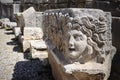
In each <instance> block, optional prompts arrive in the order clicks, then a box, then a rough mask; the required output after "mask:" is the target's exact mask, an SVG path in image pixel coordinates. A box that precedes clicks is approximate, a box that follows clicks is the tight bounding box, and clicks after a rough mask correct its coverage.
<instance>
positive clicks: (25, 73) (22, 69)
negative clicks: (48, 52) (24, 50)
mask: <svg viewBox="0 0 120 80" xmlns="http://www.w3.org/2000/svg"><path fill="white" fill-rule="evenodd" d="M12 80H54V79H53V76H52V73H51V68H50V66H49V65H48V64H47V65H43V61H42V60H39V59H36V60H30V61H20V62H18V63H16V65H15V66H14V73H13V78H12Z"/></svg>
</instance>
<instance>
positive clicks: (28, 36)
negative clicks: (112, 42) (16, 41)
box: [23, 27, 43, 40]
mask: <svg viewBox="0 0 120 80" xmlns="http://www.w3.org/2000/svg"><path fill="white" fill-rule="evenodd" d="M23 37H24V40H40V39H42V37H43V32H42V29H41V28H40V27H25V28H24V35H23Z"/></svg>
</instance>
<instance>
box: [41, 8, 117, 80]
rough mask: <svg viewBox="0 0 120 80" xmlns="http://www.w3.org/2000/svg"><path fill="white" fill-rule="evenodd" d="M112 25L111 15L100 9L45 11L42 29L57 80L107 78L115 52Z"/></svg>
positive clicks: (103, 79)
mask: <svg viewBox="0 0 120 80" xmlns="http://www.w3.org/2000/svg"><path fill="white" fill-rule="evenodd" d="M111 23H112V22H111V14H110V13H109V12H104V11H102V10H99V9H80V8H66V9H55V10H54V9H53V10H46V11H45V13H44V15H43V26H42V27H43V32H44V36H45V40H46V43H47V46H48V53H49V54H48V56H49V62H50V64H51V66H52V71H53V75H54V77H55V79H56V80H107V79H108V77H109V75H110V69H111V61H112V58H113V56H114V54H115V52H116V49H115V47H114V46H112V35H111ZM51 46H52V47H51ZM53 46H54V47H53Z"/></svg>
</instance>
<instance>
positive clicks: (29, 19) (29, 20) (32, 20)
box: [21, 7, 36, 33]
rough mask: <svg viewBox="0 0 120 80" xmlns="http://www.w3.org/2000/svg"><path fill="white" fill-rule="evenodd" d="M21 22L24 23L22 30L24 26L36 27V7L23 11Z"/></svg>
mask: <svg viewBox="0 0 120 80" xmlns="http://www.w3.org/2000/svg"><path fill="white" fill-rule="evenodd" d="M21 23H22V25H21V32H22V31H23V29H24V27H35V26H36V16H35V9H34V8H33V7H30V8H28V9H27V10H25V11H24V12H22V14H21ZM22 33H23V32H22Z"/></svg>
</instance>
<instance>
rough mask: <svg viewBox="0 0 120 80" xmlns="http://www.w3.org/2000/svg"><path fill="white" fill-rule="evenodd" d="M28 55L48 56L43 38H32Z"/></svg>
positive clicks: (36, 56)
mask: <svg viewBox="0 0 120 80" xmlns="http://www.w3.org/2000/svg"><path fill="white" fill-rule="evenodd" d="M30 55H31V58H32V59H36V58H39V59H46V58H48V52H47V46H46V44H45V41H43V39H41V40H33V41H31V43H30Z"/></svg>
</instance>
